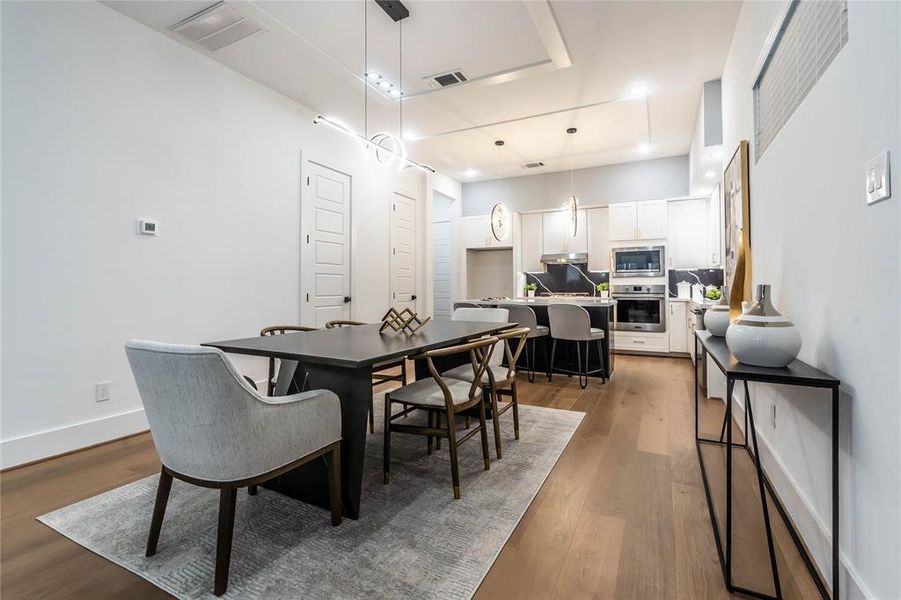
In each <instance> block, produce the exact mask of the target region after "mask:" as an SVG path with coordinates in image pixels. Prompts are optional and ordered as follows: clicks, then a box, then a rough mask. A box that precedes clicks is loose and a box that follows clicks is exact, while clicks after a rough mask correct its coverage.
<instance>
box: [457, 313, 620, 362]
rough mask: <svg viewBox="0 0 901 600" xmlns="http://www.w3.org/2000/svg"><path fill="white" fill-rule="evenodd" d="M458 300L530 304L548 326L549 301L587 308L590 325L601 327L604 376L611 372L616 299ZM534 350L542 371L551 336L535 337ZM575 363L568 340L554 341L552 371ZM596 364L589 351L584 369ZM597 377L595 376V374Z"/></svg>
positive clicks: (573, 351) (521, 360) (522, 360)
mask: <svg viewBox="0 0 901 600" xmlns="http://www.w3.org/2000/svg"><path fill="white" fill-rule="evenodd" d="M458 302H466V303H471V304H477V305H478V306H482V307H484V308H497V307H498V306H502V305H504V304H521V305H523V306H528V307H531V309H532V310H534V311H535V317H536V318H537V320H538V324H539V325H546V326H549V325H550V322H549V320H548V315H547V307H548V306H549V305H551V304H561V303H563V304H576V305H578V306H581V307H583V308H584V309H585V310H587V311H588V316H589V317H590V319H591V326H592V327H597V328H598V329H603V330H604V339H603V341H602V342H601V348H602V350H603V352H604V364H605V365H606V367H607V368H606V377H608V378H609V377H610V376H611V375H613V366H614V358H613V352H612V349H613V339H614V335H616V331H615V330H614V327H613V324H614V323H615V322H616V300H612V299H609V298H595V297H592V296H538V297H536V298H477V299H470V300H458ZM536 342H537V343H536V348H535V349H536V352H535V371H536V372H539V373H546V372H547V369H548V366H549V363H550V355H551V353H550V348H551V346H550V344H551V337H550V336H547V337H544V338H538V339H537V340H536ZM574 362H575V348H574V346H573V344H572V343H565V342H560V343H558V344H557V356H556V358H555V359H554V363H555V365H554V367H555V369H554V371H555V372H557V368H558V367H563V368H565V367H566V365H567V363H574ZM517 367H518V368H520V369H522V370H525V369H526V368H527V365H526V356H525V352H523V353H522V354H521V355H520V358H519V362H518V364H517ZM599 367H600V361H599V360H598V357H597V355H596V354H595V353H594V352H590V353H589V358H588V370H589V371H591V370H594V369H597V368H599ZM595 376H598V375H595Z"/></svg>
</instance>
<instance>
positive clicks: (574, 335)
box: [547, 304, 607, 390]
mask: <svg viewBox="0 0 901 600" xmlns="http://www.w3.org/2000/svg"><path fill="white" fill-rule="evenodd" d="M547 315H548V320H549V321H550V324H551V339H552V340H553V343H552V344H551V364H550V367H549V368H548V371H547V380H548V381H551V380H552V377H553V374H554V353H555V351H556V350H557V340H564V341H567V342H575V343H576V366H577V367H578V368H577V370H575V371H573V370H571V369H569V370H567V369H560V371H561V372H562V373H568V374H570V375H578V376H579V387H581V388H582V389H583V390H584V389H585V388H587V387H588V376H589V375H593V374H594V373H598V372H600V373H601V383H607V379H606V371H607V369H606V366H605V364H604V348H603V346H602V344H601V341H602V340H603V339H604V330H603V329H598V328H596V327H592V326H591V317H590V316H589V315H588V311H587V310H585V309H584V308H582V307H581V306H578V305H576V304H551V305H549V306H548V307H547ZM581 342H585V365H584V368H583V365H582V349H581ZM589 342H597V346H598V357H599V358H600V362H601V367H600V368H599V369H592V370H591V371H589V370H588V353H589V352H588V349H589V347H590V345H589ZM583 377H584V378H585V382H584V383H582V378H583Z"/></svg>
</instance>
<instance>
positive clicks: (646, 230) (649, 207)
mask: <svg viewBox="0 0 901 600" xmlns="http://www.w3.org/2000/svg"><path fill="white" fill-rule="evenodd" d="M666 204H667V203H666V201H665V200H654V201H650V202H619V203H616V204H611V205H610V214H609V216H610V240H611V241H622V240H650V239H661V238H665V237H666V224H667V223H666Z"/></svg>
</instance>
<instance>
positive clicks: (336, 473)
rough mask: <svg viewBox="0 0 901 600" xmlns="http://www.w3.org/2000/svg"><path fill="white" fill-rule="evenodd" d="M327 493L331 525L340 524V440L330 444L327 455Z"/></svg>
mask: <svg viewBox="0 0 901 600" xmlns="http://www.w3.org/2000/svg"><path fill="white" fill-rule="evenodd" d="M329 463H330V464H329V469H328V493H329V503H330V505H331V509H332V525H333V526H334V527H337V526H338V525H340V524H341V442H335V443H334V444H333V445H332V451H331V452H330V457H329Z"/></svg>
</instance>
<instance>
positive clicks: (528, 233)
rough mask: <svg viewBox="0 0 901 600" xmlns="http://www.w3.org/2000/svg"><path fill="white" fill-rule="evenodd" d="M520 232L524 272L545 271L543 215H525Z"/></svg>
mask: <svg viewBox="0 0 901 600" xmlns="http://www.w3.org/2000/svg"><path fill="white" fill-rule="evenodd" d="M520 231H521V238H522V257H521V258H522V270H523V271H525V272H527V273H540V272H542V271H544V269H543V268H542V266H541V254H542V241H541V240H542V232H541V213H530V214H526V215H523V216H522V227H521V229H520Z"/></svg>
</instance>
